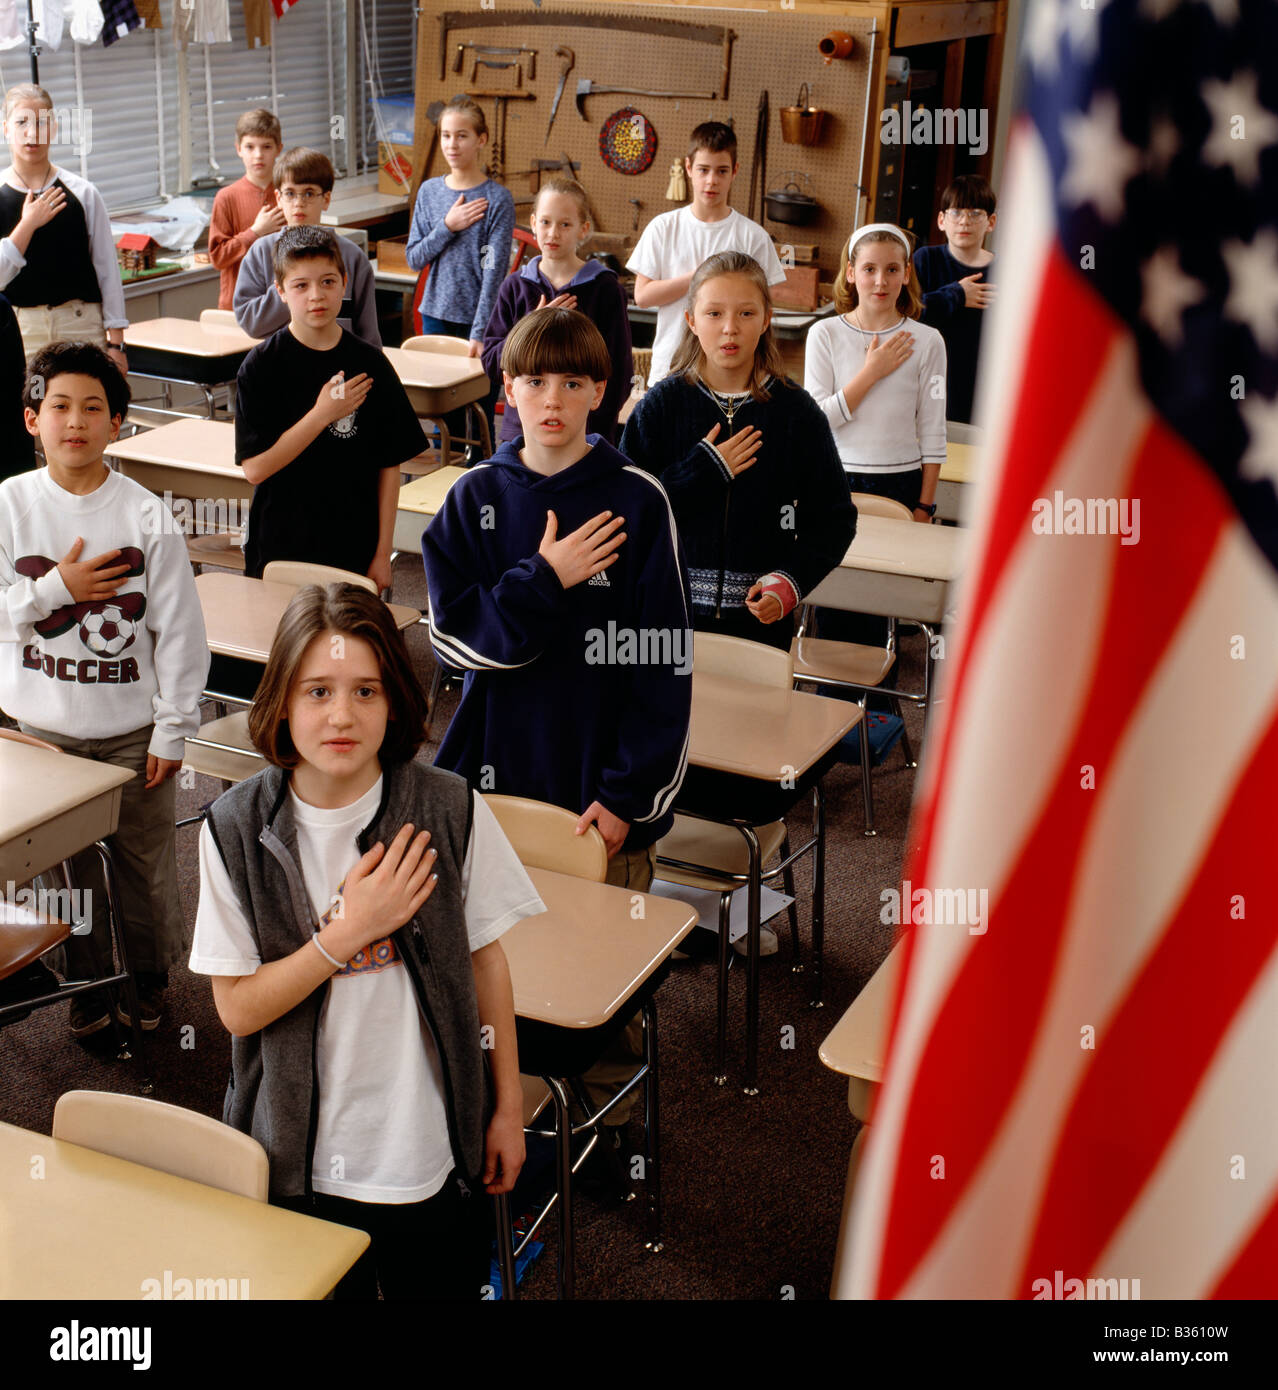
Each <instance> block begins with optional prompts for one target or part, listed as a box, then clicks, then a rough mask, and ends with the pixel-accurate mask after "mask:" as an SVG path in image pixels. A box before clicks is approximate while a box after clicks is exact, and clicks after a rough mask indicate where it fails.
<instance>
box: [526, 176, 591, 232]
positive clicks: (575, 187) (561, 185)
mask: <svg viewBox="0 0 1278 1390" xmlns="http://www.w3.org/2000/svg"><path fill="white" fill-rule="evenodd" d="M547 193H560V194H562V195H563V196H564V197H565V198H571V199H572V200H573V202H574V203H576V204H577V211H578V213H580V215H581V220H582V221H583V222H587V223H588V222H589V221H590V199H589V197H588V196H587V194H586V190H585V189H584V188H583V187H582V186H581V185H580V184H579V183H578V182H577V180H576V179H570V178H567V177H565V176H564V175H563V174H556V175H555V177H554V178H553V179H547V180H546V182H545V183H543V184H542V186H541V187H540V188H539V189H538V190H537V196H536V197H535V198H534V199H533V206H532V210H533V216H534V217H535V216H536V215H537V207H538V205H539V204H540V202H541V200H542V198H543V196H544V195H545V194H547Z"/></svg>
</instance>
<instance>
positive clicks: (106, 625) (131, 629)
mask: <svg viewBox="0 0 1278 1390" xmlns="http://www.w3.org/2000/svg"><path fill="white" fill-rule="evenodd" d="M136 636H137V624H136V623H135V622H134V621H133V619H132V618H126V617H125V616H124V614H123V612H122V611H121V610H120V609H119V608H117V607H116V606H115V604H113V603H108V604H105V605H104V606H103V607H102V608H101V609H99V610H98V611H97V612H96V613H86V614H85V615H84V617H83V619H82V620H81V622H80V641H81V642H83V643H84V645H85V646H86V647H88V649H89V650H90V651H91V652H92V653H93V654H94V655H95V656H118V655H119V654H120V652H122V651H124V649H125V648H126V647H129V646H132V645H133V639H134V637H136Z"/></svg>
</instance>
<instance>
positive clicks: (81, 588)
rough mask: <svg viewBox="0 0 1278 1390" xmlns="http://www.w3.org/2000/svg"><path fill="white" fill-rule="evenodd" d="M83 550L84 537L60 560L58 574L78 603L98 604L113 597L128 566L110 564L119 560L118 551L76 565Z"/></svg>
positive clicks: (103, 553) (73, 544) (72, 545)
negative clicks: (77, 558)
mask: <svg viewBox="0 0 1278 1390" xmlns="http://www.w3.org/2000/svg"><path fill="white" fill-rule="evenodd" d="M83 549H84V537H83V536H77V537H76V538H75V540H73V541H72V542H71V549H70V550H68V551H67V553H66V554H65V555H64V556H63V557H62V559H61V560H59V561H58V573H59V574H60V575H61V576H62V582H63V583H64V584H65V585H66V586H67V592H68V593H69V594H70V595H71V597H72V598H73V599H74V600H75V602H76V603H99V602H101V600H102V599H107V598H114V597H115V595H116V592H117V590H118V589H119V587H120V575H122V574H126V573H127V572H128V570H129V566H128V565H127V564H123V565H113V564H112V563H111V561H112V560H115V559H117V558H118V557H119V554H120V552H119V551H118V550H104V551H103V552H102V554H101V555H95V556H94V557H93V559H91V560H81V561H79V563H78V564H77V563H76V557H77V556H78V555H79V554H80V552H81V551H82V550H83Z"/></svg>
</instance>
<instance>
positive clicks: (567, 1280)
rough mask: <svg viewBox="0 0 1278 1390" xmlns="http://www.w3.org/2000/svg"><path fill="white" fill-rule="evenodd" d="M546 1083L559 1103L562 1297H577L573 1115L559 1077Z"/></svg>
mask: <svg viewBox="0 0 1278 1390" xmlns="http://www.w3.org/2000/svg"><path fill="white" fill-rule="evenodd" d="M544 1079H545V1082H546V1084H547V1085H548V1086H549V1087H550V1094H551V1096H552V1097H553V1099H554V1102H555V1171H556V1175H557V1176H556V1182H557V1183H558V1186H559V1297H560V1298H574V1297H576V1287H577V1267H576V1258H575V1254H574V1245H573V1241H574V1238H575V1237H574V1232H573V1225H572V1115H571V1114H570V1113H569V1108H568V1091H567V1088H566V1087H565V1086H564V1083H563V1082H562V1081H561V1080H560V1079H559V1078H558V1077H555V1076H547V1077H546V1078H544Z"/></svg>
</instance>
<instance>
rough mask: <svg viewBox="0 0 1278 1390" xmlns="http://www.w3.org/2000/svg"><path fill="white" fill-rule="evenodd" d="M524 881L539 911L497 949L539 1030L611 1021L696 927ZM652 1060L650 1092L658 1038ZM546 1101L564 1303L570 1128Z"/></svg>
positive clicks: (564, 887) (651, 910)
mask: <svg viewBox="0 0 1278 1390" xmlns="http://www.w3.org/2000/svg"><path fill="white" fill-rule="evenodd" d="M528 876H529V878H531V879H532V881H533V885H534V887H535V888H536V889H537V892H538V894H539V895H540V896H541V900H542V902H543V903H545V905H546V911H545V912H543V913H538V914H537V916H535V917H526V918H524V919H523V921H521V922H518V923H517V924H516V925H515V926H514V927H512V928H511V929H510V931H508V932H507V933H506V935H505V936H503V937H502V949H503V950H504V951H505V953H506V959H507V961H508V962H509V963H510V978H511V983H512V985H513V987H514V996H515V1014H516V1016H517V1017H518V1018H520V1019H527V1020H531V1021H532V1022H534V1023H536V1024H547V1025H549V1026H550V1027H552V1028H566V1029H590V1028H595V1027H598V1026H600V1025H602V1024H604V1023H606V1022H608V1020H609V1019H611V1018H614V1017H616V1015H617V1012H618V1010H619V1009H620V1008H621V1006H622V1005H623V1004H625V1002H626V1000H628V999H630V998H632V997H633V996H634V994H635V993H636V992H637V991H638V990H639V989H641V988H642V987H643V986H644V985H645V984H647V983H648V981H649V980H650V979H651V978H652V976H653V975H654V974H655V973H656V972H657V971H658V970H659V969H660V968H661V966H662V965H663V964H664V963H665V962H666V961H667V960H668V959H669V957H670V953H671V951H673V950H674V948H675V947H676V946H677V945H678V944H679V943H680V942H681V941H682V940H683V938H684V937H685V936H687V934H688V933H689V932H690V931H691V930H692V927H693V925H694V923H695V922H696V919H697V914H696V912H695V911H694V910H693V909H692V908H691V907H689V906H688V905H687V904H686V903H682V902H678V901H676V900H675V899H673V898H657V897H652V896H651V895H649V894H643V895H642V898H641V901H642V916H640V917H639V918H638V919H636V917H635V913H634V910H633V909H634V896H635V895H634V894H632V893H631V891H630V890H629V889H628V888H614V887H612V886H611V885H609V884H606V883H592V882H591V881H590V880H589V879H583V878H574V877H571V876H570V875H568V874H559V873H553V872H551V871H550V870H548V869H529V870H528ZM535 1046H536V1044H535V1043H534V1047H535ZM652 1058H653V1061H652V1066H653V1071H652V1073H651V1080H652V1082H653V1084H654V1087H655V1085H656V1080H657V1052H656V1042H655V1035H654V1039H653V1051H652ZM555 1079H559V1078H555ZM551 1091H552V1097H553V1100H554V1106H555V1112H556V1149H555V1156H556V1174H557V1188H558V1193H559V1290H560V1295H561V1297H564V1298H572V1297H573V1295H574V1293H575V1277H576V1275H575V1268H576V1267H575V1256H574V1249H575V1236H574V1230H573V1200H572V1143H571V1135H570V1132H569V1131H570V1129H571V1125H572V1123H573V1122H572V1118H571V1116H570V1114H569V1113H568V1111H567V1108H566V1106H565V1104H564V1099H563V1097H562V1096H561V1095H560V1094H559V1092H558V1090H557V1088H555V1087H552V1088H551ZM655 1094H656V1093H655V1090H654V1096H655ZM651 1120H652V1126H653V1128H652V1131H651V1133H650V1135H649V1139H650V1144H651V1150H650V1152H649V1153H648V1159H649V1165H648V1171H647V1178H646V1182H647V1190H648V1207H649V1219H650V1221H651V1222H652V1228H651V1232H650V1234H651V1237H652V1240H653V1242H654V1246H653V1248H659V1239H658V1227H659V1218H660V1184H659V1176H658V1175H659V1173H660V1168H661V1165H660V1158H659V1151H658V1148H657V1142H658V1138H657V1115H656V1114H655V1113H654V1114H653V1115H652V1117H651Z"/></svg>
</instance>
